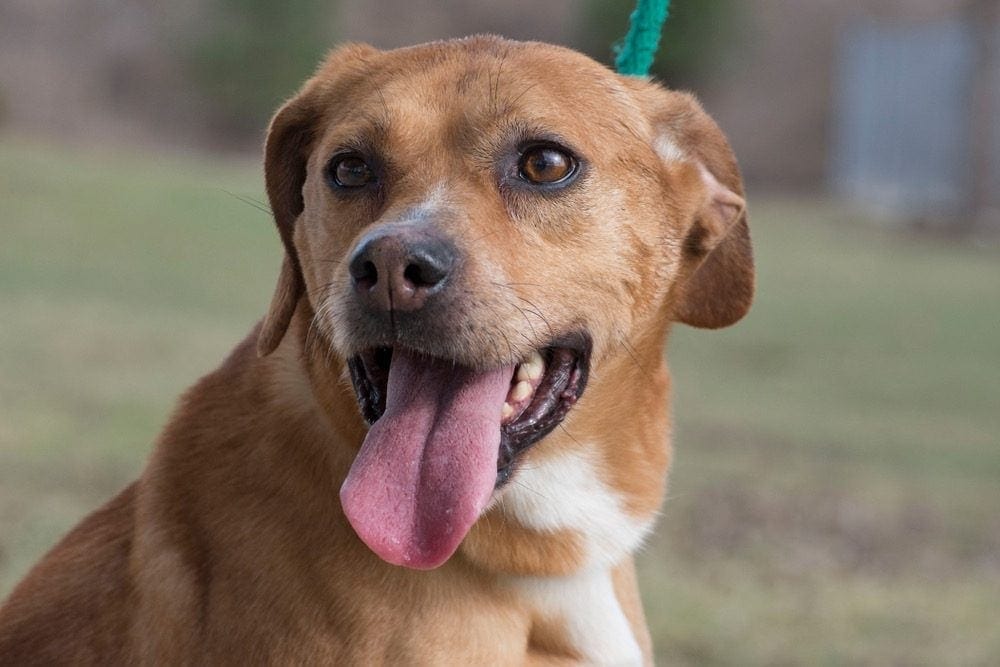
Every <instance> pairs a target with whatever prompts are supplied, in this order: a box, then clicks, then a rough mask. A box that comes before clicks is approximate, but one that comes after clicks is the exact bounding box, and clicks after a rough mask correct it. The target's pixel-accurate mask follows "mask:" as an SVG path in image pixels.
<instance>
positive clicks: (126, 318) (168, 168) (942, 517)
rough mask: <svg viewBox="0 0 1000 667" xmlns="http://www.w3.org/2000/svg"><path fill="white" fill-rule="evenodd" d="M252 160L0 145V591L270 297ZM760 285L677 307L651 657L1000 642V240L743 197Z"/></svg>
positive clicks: (903, 658)
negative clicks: (695, 316) (702, 325)
mask: <svg viewBox="0 0 1000 667" xmlns="http://www.w3.org/2000/svg"><path fill="white" fill-rule="evenodd" d="M261 180H262V179H261V176H260V174H259V172H258V168H257V167H256V166H255V165H253V164H244V163H239V162H226V161H222V160H217V159H208V158H199V157H183V156H172V157H167V158H164V157H162V156H159V155H156V154H146V155H140V154H93V153H78V152H68V151H64V150H57V149H53V148H46V147H42V146H39V145H36V144H30V143H18V142H16V141H11V140H10V139H3V143H2V144H0V231H2V233H3V236H2V238H3V242H2V244H0V321H2V322H3V325H2V326H0V596H2V595H4V594H6V592H8V591H9V590H10V588H11V586H13V584H14V582H15V581H16V580H17V579H18V578H20V577H21V576H22V575H23V574H24V572H25V571H26V569H27V568H28V567H29V566H30V564H31V563H32V562H33V561H34V560H36V559H37V558H38V557H39V556H40V555H41V553H42V552H44V550H45V549H47V548H48V547H49V546H51V544H52V543H53V542H54V541H55V540H56V539H57V538H58V536H59V535H61V534H62V533H63V532H64V531H65V530H67V529H68V528H69V527H70V526H71V525H72V524H73V523H75V522H76V521H77V520H78V519H79V518H80V517H81V516H82V515H83V514H85V513H86V512H87V511H89V510H90V509H93V508H94V507H96V506H97V505H99V504H100V503H101V502H102V501H103V500H104V499H106V498H107V497H108V496H110V495H111V494H112V493H113V492H114V491H115V490H116V489H118V488H120V487H121V486H122V485H124V484H125V483H126V482H127V481H129V480H130V479H131V478H133V477H134V476H135V475H136V473H137V472H138V471H139V469H140V468H141V466H142V463H143V460H144V459H145V457H146V455H147V454H148V452H149V449H150V446H151V442H152V440H153V438H154V437H155V436H156V434H157V432H158V430H159V428H160V426H161V425H162V424H163V422H164V420H165V418H166V416H167V413H168V412H169V410H170V408H171V406H172V404H173V401H174V399H175V397H176V396H177V394H178V393H179V392H180V391H181V390H182V389H183V388H185V387H186V386H187V385H189V384H190V383H191V382H192V381H193V380H194V379H195V378H197V377H198V376H199V375H200V374H202V373H204V372H206V371H208V370H210V369H211V368H213V367H214V366H215V365H216V364H217V363H218V361H219V360H220V359H221V358H222V357H223V355H224V354H225V353H226V352H227V351H228V350H229V349H230V348H231V347H232V345H233V343H234V342H235V341H237V340H239V339H240V338H241V337H242V336H243V335H244V334H245V332H246V331H247V330H248V329H249V327H250V326H251V325H252V323H253V322H254V321H255V320H256V319H257V318H258V317H259V316H260V315H261V314H262V313H263V312H264V309H265V308H266V305H267V302H268V299H269V296H270V291H271V288H272V282H273V280H274V277H275V275H276V272H277V266H278V262H279V259H280V255H279V243H278V240H277V235H276V233H275V232H274V230H273V228H272V225H271V222H270V220H269V218H268V217H267V216H266V215H265V214H264V213H262V212H260V211H258V210H256V209H255V208H254V207H253V206H249V205H247V203H246V202H244V201H241V198H251V199H256V200H262V199H263V194H262V192H261ZM751 204H752V207H751V211H752V227H753V229H754V234H755V243H756V251H757V256H758V264H759V298H758V301H757V303H756V304H755V307H754V309H753V311H752V312H751V314H750V316H749V317H748V318H747V319H746V320H745V321H744V322H743V323H741V324H740V325H739V326H737V327H735V328H732V329H729V330H726V331H721V332H703V331H696V330H691V329H687V328H684V327H679V328H678V329H677V330H676V331H675V334H674V336H673V338H672V340H671V343H670V350H669V352H670V359H671V364H672V368H673V371H674V376H675V387H676V396H675V403H674V410H675V413H676V415H677V423H676V434H675V444H676V462H675V467H674V469H673V473H672V478H671V487H670V498H669V500H668V502H667V504H666V505H665V507H664V511H663V518H662V520H661V522H660V526H659V530H658V533H657V535H656V537H655V538H654V539H652V540H651V541H650V543H649V544H648V545H647V547H646V548H645V550H644V551H643V553H642V555H641V558H640V565H641V577H642V579H643V593H644V596H645V599H646V607H647V614H648V617H649V621H650V626H651V629H652V631H653V634H654V639H655V641H656V644H657V647H658V650H659V654H658V657H659V661H660V662H661V663H664V664H692V665H711V664H720V665H721V664H739V665H758V664H759V665H764V664H768V665H773V664H819V665H822V664H830V665H839V664H852V665H853V664H879V665H882V664H925V665H974V664H989V663H991V662H994V661H995V660H996V657H997V656H998V655H1000V623H998V622H997V618H998V616H997V614H998V610H1000V512H998V510H1000V446H998V445H1000V435H998V434H1000V403H998V399H1000V344H998V339H1000V268H998V267H1000V251H998V249H996V248H976V247H970V246H965V245H960V244H955V243H945V242H940V241H936V242H935V241H929V240H921V239H917V238H909V237H905V236H900V235H898V234H893V233H889V232H884V231H879V230H878V229H876V228H874V227H872V226H870V225H867V224H865V221H864V220H862V219H859V218H858V217H857V216H854V215H851V214H850V213H849V212H848V211H846V210H845V209H843V208H842V207H838V206H834V205H831V204H825V203H823V202H816V201H790V200H773V201H755V200H754V199H753V197H751Z"/></svg>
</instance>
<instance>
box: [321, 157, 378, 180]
mask: <svg viewBox="0 0 1000 667" xmlns="http://www.w3.org/2000/svg"><path fill="white" fill-rule="evenodd" d="M328 173H329V175H330V178H331V179H332V180H333V182H334V184H336V185H338V186H340V187H342V188H360V187H362V186H365V185H368V184H369V183H371V182H372V181H374V180H375V172H373V171H372V168H371V167H370V166H368V163H367V162H365V161H364V160H363V159H361V158H360V157H358V156H357V155H343V156H341V157H335V158H334V159H333V161H332V162H331V163H330V166H329V168H328Z"/></svg>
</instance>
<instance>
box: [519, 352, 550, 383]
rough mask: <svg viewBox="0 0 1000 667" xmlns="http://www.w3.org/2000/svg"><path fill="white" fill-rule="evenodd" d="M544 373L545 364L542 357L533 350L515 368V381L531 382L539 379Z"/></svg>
mask: <svg viewBox="0 0 1000 667" xmlns="http://www.w3.org/2000/svg"><path fill="white" fill-rule="evenodd" d="M544 372H545V362H544V361H543V360H542V355H540V354H539V353H538V351H537V350H535V351H534V352H532V353H531V355H530V356H529V357H528V358H527V359H525V360H524V361H523V362H521V365H520V366H518V367H517V379H518V380H520V381H522V382H523V381H528V382H531V381H534V380H537V379H539V378H541V377H542V374H543V373H544Z"/></svg>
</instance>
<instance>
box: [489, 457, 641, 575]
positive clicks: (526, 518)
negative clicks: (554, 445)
mask: <svg viewBox="0 0 1000 667" xmlns="http://www.w3.org/2000/svg"><path fill="white" fill-rule="evenodd" d="M594 459H595V456H594V454H593V449H591V448H586V447H581V448H580V449H578V450H574V451H571V452H566V453H563V454H560V455H559V456H555V457H552V458H550V459H547V460H545V461H543V462H541V463H539V464H529V465H527V466H525V467H524V468H523V469H521V470H518V472H517V476H516V477H515V478H514V481H513V483H511V484H510V486H509V487H508V488H507V490H506V491H505V492H504V494H503V496H502V497H501V498H500V501H499V502H500V503H501V505H502V509H503V511H504V513H506V514H511V515H513V516H514V518H516V519H517V520H518V521H519V522H520V523H521V524H523V525H525V526H527V527H528V528H532V529H534V530H536V531H538V532H542V533H544V532H550V531H553V532H554V531H560V530H570V531H573V532H575V533H577V534H578V535H580V536H581V537H582V538H583V540H584V545H585V549H586V560H585V566H584V568H583V569H585V570H595V569H607V568H608V567H609V566H611V565H614V564H616V563H619V562H621V560H622V558H624V557H625V556H627V555H628V554H630V553H632V552H633V551H634V550H635V549H636V548H637V547H638V546H639V545H640V544H641V543H642V541H643V539H645V537H646V535H648V534H649V531H650V529H651V528H652V525H653V517H652V516H650V517H641V518H637V517H633V516H631V515H630V514H629V513H628V512H626V511H625V508H624V504H623V502H622V499H621V497H620V496H619V494H618V493H617V492H616V491H615V490H614V489H611V488H609V487H608V486H607V485H606V484H605V483H604V482H602V481H601V478H600V477H599V476H598V474H597V469H596V467H595V463H594Z"/></svg>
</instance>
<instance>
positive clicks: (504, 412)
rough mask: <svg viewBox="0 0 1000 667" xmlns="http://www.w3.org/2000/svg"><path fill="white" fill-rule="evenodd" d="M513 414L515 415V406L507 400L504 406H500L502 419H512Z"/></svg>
mask: <svg viewBox="0 0 1000 667" xmlns="http://www.w3.org/2000/svg"><path fill="white" fill-rule="evenodd" d="M512 416H514V408H513V407H512V406H511V404H510V403H507V402H506V401H505V402H504V404H503V407H502V408H500V419H510V418H511V417H512Z"/></svg>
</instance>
